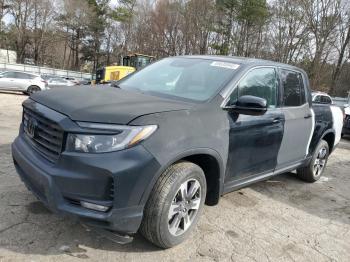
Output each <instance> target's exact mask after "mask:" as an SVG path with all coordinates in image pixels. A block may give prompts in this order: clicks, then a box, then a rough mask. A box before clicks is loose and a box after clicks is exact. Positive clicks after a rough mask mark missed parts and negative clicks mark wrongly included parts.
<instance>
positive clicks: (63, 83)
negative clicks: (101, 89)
mask: <svg viewBox="0 0 350 262" xmlns="http://www.w3.org/2000/svg"><path fill="white" fill-rule="evenodd" d="M48 85H49V88H60V87H70V86H76V85H77V84H76V83H74V82H72V81H70V80H66V79H63V78H59V77H57V78H51V79H49V81H48Z"/></svg>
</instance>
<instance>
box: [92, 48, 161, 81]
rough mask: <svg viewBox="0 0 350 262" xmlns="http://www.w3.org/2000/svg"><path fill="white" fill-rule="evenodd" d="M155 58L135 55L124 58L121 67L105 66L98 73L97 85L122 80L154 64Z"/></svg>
mask: <svg viewBox="0 0 350 262" xmlns="http://www.w3.org/2000/svg"><path fill="white" fill-rule="evenodd" d="M154 59H155V57H154V56H149V55H143V54H138V53H134V54H131V55H127V56H124V57H123V62H122V65H120V66H105V67H103V68H100V69H98V70H97V71H96V83H98V84H103V83H109V82H111V81H116V80H120V79H122V78H123V77H125V76H127V75H128V74H130V73H133V72H135V71H136V70H139V69H141V68H143V67H145V66H147V65H148V64H150V63H152V62H153V60H154Z"/></svg>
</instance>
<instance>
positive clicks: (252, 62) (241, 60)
mask: <svg viewBox="0 0 350 262" xmlns="http://www.w3.org/2000/svg"><path fill="white" fill-rule="evenodd" d="M179 57H184V58H197V59H208V60H215V61H223V62H231V63H237V64H241V65H247V66H259V65H261V66H263V65H265V66H277V67H284V68H289V69H292V70H298V71H302V72H304V73H305V71H304V70H303V69H301V68H299V67H296V66H293V65H288V64H284V63H279V62H275V61H270V60H265V59H258V58H249V57H240V56H220V55H184V56H179ZM305 74H306V73H305Z"/></svg>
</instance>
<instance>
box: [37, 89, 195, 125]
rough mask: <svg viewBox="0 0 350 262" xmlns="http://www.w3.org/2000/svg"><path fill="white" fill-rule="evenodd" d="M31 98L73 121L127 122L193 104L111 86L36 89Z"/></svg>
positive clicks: (189, 106) (187, 107) (186, 107)
mask: <svg viewBox="0 0 350 262" xmlns="http://www.w3.org/2000/svg"><path fill="white" fill-rule="evenodd" d="M31 99H32V100H34V101H36V102H38V103H40V104H42V105H45V106H47V107H49V108H51V109H53V110H55V111H58V112H60V113H62V114H64V115H67V116H68V117H69V118H70V119H72V120H74V121H87V122H96V123H111V124H124V125H125V124H128V123H130V122H131V121H132V120H133V119H135V118H137V117H139V116H142V115H147V114H153V113H160V112H166V111H176V110H186V109H190V108H191V107H192V106H193V105H194V104H192V103H186V102H181V101H175V100H170V99H165V98H160V97H156V96H151V95H146V94H141V93H137V92H132V91H126V90H122V89H118V88H113V87H72V88H64V89H53V90H49V91H45V92H38V93H35V94H34V95H32V96H31Z"/></svg>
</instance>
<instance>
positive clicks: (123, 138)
mask: <svg viewBox="0 0 350 262" xmlns="http://www.w3.org/2000/svg"><path fill="white" fill-rule="evenodd" d="M78 125H79V126H81V127H85V128H91V129H95V130H99V131H101V130H105V131H108V132H109V133H110V132H113V133H114V132H115V133H114V134H96V135H95V134H68V138H67V146H66V150H67V151H70V152H85V153H106V152H112V151H118V150H122V149H125V148H129V147H131V146H133V145H136V144H138V143H139V142H141V141H143V140H145V139H146V138H148V137H149V136H150V135H151V134H153V132H154V131H155V130H156V129H157V126H156V125H149V126H119V125H108V124H106V125H104V124H93V123H84V122H78Z"/></svg>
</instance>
